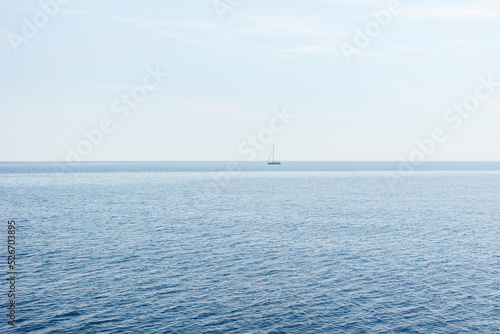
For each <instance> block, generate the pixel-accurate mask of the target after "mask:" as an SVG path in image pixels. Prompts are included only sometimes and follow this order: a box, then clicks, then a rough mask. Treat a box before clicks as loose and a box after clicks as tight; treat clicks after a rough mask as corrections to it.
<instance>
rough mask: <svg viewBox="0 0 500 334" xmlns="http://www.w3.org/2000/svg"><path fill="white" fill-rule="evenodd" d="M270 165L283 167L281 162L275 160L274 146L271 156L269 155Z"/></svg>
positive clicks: (268, 161) (268, 162)
mask: <svg viewBox="0 0 500 334" xmlns="http://www.w3.org/2000/svg"><path fill="white" fill-rule="evenodd" d="M267 164H268V165H281V162H279V161H276V160H274V144H273V150H272V151H271V154H270V155H269V159H268V160H267Z"/></svg>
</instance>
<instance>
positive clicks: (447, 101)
mask: <svg viewBox="0 0 500 334" xmlns="http://www.w3.org/2000/svg"><path fill="white" fill-rule="evenodd" d="M499 28H500V2H499V1H497V0H474V1H460V0H458V1H457V0H441V1H439V2H437V1H426V0H423V1H412V0H391V1H378V0H372V1H368V0H301V1H299V0H275V1H268V0H251V1H250V0H239V1H238V0H214V1H212V0H183V1H177V0H164V1H160V0H156V1H152V0H143V1H129V0H119V1H118V0H106V1H102V0H64V1H63V0H42V1H27V0H16V1H13V0H0V124H1V126H2V131H0V142H1V145H0V161H135V160H138V161H205V160H224V161H229V160H234V161H244V160H247V161H251V160H258V161H260V160H267V158H268V156H269V153H270V150H271V147H272V144H275V147H276V159H279V160H282V161H287V160H288V161H311V160H312V161H357V160H360V161H364V160H368V161H378V160H384V161H399V160H401V161H404V160H409V161H448V160H455V161H457V160H458V161H468V160H471V161H499V160H500V148H499V144H500V131H498V125H499V124H500V62H499V59H500V35H499V34H498V32H499V31H500V29H499Z"/></svg>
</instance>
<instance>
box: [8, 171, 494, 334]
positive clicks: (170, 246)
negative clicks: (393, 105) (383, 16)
mask: <svg viewBox="0 0 500 334" xmlns="http://www.w3.org/2000/svg"><path fill="white" fill-rule="evenodd" d="M238 168H240V169H242V171H241V172H239V173H228V172H227V169H226V164H225V163H135V164H134V163H113V164H109V163H88V164H82V165H79V166H77V167H71V168H65V166H54V165H53V164H40V163H23V164H14V163H2V164H0V191H1V194H2V196H1V199H0V209H1V210H0V212H1V213H2V217H3V220H4V221H5V222H6V221H7V219H12V218H15V219H16V220H17V222H18V254H19V257H18V262H19V275H18V277H19V278H18V282H17V284H18V309H17V312H18V328H17V329H16V331H17V332H22V333H97V332H105V333H400V332H404V333H466V332H468V333H498V332H500V289H499V287H500V281H499V278H500V212H499V208H500V193H499V191H500V164H498V163H475V164H463V163H462V164H460V163H434V164H427V165H425V166H424V167H423V168H422V170H421V171H418V172H416V173H415V174H414V175H413V176H411V177H400V176H399V174H398V173H397V172H395V170H396V169H397V164H394V163H289V164H284V165H282V166H271V167H269V166H267V165H265V163H250V164H248V163H247V164H240V165H239V166H238ZM5 226H6V225H5ZM3 230H4V231H5V229H3ZM2 286H3V290H4V292H2V294H4V295H5V292H6V290H7V284H6V283H5V282H4V284H2ZM5 301H6V298H5V296H4V297H3V299H2V303H3V304H2V305H4V306H5V305H6V303H5ZM2 309H3V310H5V307H2ZM4 313H5V314H6V311H4ZM2 318H3V319H4V320H2V324H0V326H1V327H0V331H2V332H7V331H10V329H9V328H8V327H7V326H6V322H7V321H6V317H5V315H2Z"/></svg>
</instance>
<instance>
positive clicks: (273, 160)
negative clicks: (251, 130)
mask: <svg viewBox="0 0 500 334" xmlns="http://www.w3.org/2000/svg"><path fill="white" fill-rule="evenodd" d="M272 161H273V162H274V144H273V160H272Z"/></svg>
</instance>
